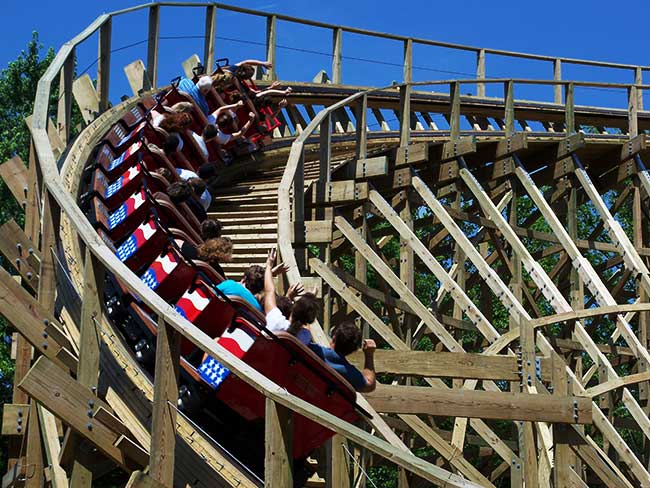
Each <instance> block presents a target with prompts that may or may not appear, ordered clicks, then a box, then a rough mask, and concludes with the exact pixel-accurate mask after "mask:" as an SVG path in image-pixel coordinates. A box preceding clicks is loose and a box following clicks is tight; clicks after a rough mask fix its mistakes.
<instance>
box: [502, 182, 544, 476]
mask: <svg viewBox="0 0 650 488" xmlns="http://www.w3.org/2000/svg"><path fill="white" fill-rule="evenodd" d="M517 201H518V188H517V183H516V182H513V189H512V198H511V200H510V205H509V211H508V223H509V224H510V225H511V226H513V227H514V226H517V225H518V206H517V205H518V203H517ZM511 259H512V279H511V280H510V283H509V287H510V290H511V291H512V294H513V295H514V297H515V298H516V299H517V300H519V301H521V297H522V275H521V271H522V265H521V258H520V256H519V255H517V254H515V253H514V252H513V254H512V257H511ZM520 325H521V324H520V321H518V320H515V318H514V317H513V316H512V315H511V317H510V321H509V324H508V326H509V329H510V330H513V329H516V328H517V327H519V326H520ZM520 346H521V347H523V344H520ZM517 361H518V363H519V374H520V381H521V382H525V378H524V377H523V374H524V372H523V365H522V363H523V352H522V351H521V350H520V351H519V357H518V358H517ZM520 389H521V388H520V386H519V385H518V384H516V383H513V382H511V383H510V391H512V392H519V391H520ZM515 425H516V431H517V439H518V442H519V456H520V458H522V460H523V458H524V454H526V453H528V451H527V448H528V449H530V448H531V447H530V446H531V444H532V452H533V453H534V452H535V445H534V442H535V438H534V435H533V432H532V426H531V425H528V426H527V425H526V424H524V422H516V423H515ZM527 444H528V447H527ZM510 470H511V476H510V486H511V487H512V488H515V487H516V488H520V487H521V486H522V482H523V477H522V466H521V465H520V464H518V463H515V464H512V463H511V465H510ZM525 470H526V467H525V466H524V467H523V471H525ZM536 474H537V469H535V475H536Z"/></svg>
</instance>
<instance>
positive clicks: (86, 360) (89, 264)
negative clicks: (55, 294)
mask: <svg viewBox="0 0 650 488" xmlns="http://www.w3.org/2000/svg"><path fill="white" fill-rule="evenodd" d="M103 285H104V268H103V266H102V264H101V263H100V262H99V260H98V259H97V258H96V257H95V256H94V255H93V254H92V252H90V249H89V248H88V247H86V260H85V266H84V293H83V304H82V306H81V330H80V337H79V366H78V368H77V381H79V382H80V383H81V384H82V385H84V386H87V387H88V388H90V389H93V388H96V387H97V380H98V378H99V347H100V343H101V338H100V335H99V330H98V327H97V322H98V321H99V320H101V311H102V308H101V303H102V297H103V293H104V292H103Z"/></svg>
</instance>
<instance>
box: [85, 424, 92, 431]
mask: <svg viewBox="0 0 650 488" xmlns="http://www.w3.org/2000/svg"><path fill="white" fill-rule="evenodd" d="M86 429H88V430H93V424H92V423H91V422H88V423H87V424H86Z"/></svg>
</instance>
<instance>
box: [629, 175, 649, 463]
mask: <svg viewBox="0 0 650 488" xmlns="http://www.w3.org/2000/svg"><path fill="white" fill-rule="evenodd" d="M633 182H634V194H633V195H632V225H633V233H634V247H635V248H636V249H641V248H642V247H644V243H645V238H646V235H645V232H644V219H645V216H644V214H643V200H642V193H641V185H640V182H639V178H638V177H636V176H635V177H634V178H633ZM637 286H638V290H639V300H640V301H641V303H647V301H648V294H647V293H646V291H645V290H644V289H643V287H641V286H639V284H637ZM649 330H650V312H639V322H638V334H639V341H640V342H641V345H643V347H646V348H647V347H648V331H649ZM638 368H639V372H644V371H648V369H650V365H649V364H648V363H647V362H646V361H645V360H644V359H643V358H639V361H638ZM649 389H650V382H647V381H644V382H641V383H639V400H640V403H641V405H642V406H643V411H644V412H645V414H646V415H648V414H650V405H649V402H648V398H650V392H649ZM643 448H644V449H645V452H648V439H644V441H643Z"/></svg>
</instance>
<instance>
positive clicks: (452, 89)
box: [449, 81, 460, 140]
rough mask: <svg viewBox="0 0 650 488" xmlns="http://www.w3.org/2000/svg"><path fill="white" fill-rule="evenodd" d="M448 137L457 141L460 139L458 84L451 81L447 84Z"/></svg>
mask: <svg viewBox="0 0 650 488" xmlns="http://www.w3.org/2000/svg"><path fill="white" fill-rule="evenodd" d="M449 100H450V108H449V137H450V138H451V139H452V140H453V139H458V138H459V137H460V83H458V82H457V81H453V82H451V83H449Z"/></svg>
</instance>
